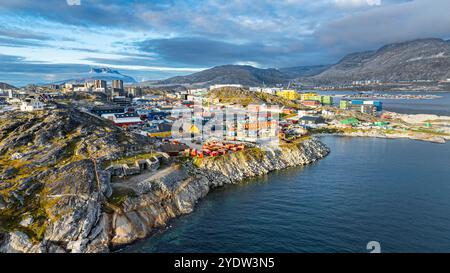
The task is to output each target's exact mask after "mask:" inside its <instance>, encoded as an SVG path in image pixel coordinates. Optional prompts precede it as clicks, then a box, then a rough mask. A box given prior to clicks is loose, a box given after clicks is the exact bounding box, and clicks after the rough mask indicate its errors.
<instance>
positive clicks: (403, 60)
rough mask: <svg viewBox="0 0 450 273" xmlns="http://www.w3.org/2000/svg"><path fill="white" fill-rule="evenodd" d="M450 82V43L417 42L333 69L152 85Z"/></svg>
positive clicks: (235, 68) (230, 72) (211, 72)
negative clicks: (356, 81) (357, 81)
mask: <svg viewBox="0 0 450 273" xmlns="http://www.w3.org/2000/svg"><path fill="white" fill-rule="evenodd" d="M448 78H450V42H449V41H445V40H442V39H420V40H414V41H409V42H403V43H395V44H390V45H386V46H383V47H381V48H380V49H378V50H374V51H366V52H358V53H352V54H349V55H347V56H345V57H344V58H342V59H341V60H340V61H339V62H337V63H336V64H333V65H316V66H297V67H289V68H280V69H274V68H269V69H259V68H255V67H252V66H240V65H224V66H217V67H214V68H211V69H207V70H204V71H201V72H197V73H194V74H191V75H187V76H178V77H173V78H169V79H166V80H162V81H156V82H152V83H151V85H184V86H207V85H211V84H227V83H228V84H231V83H237V84H243V85H249V86H253V85H262V84H267V85H273V84H283V83H287V82H289V81H290V80H294V79H295V80H298V81H300V82H303V81H307V82H314V83H317V84H344V83H349V82H352V81H355V80H380V81H382V82H390V81H414V80H433V81H438V80H445V79H448Z"/></svg>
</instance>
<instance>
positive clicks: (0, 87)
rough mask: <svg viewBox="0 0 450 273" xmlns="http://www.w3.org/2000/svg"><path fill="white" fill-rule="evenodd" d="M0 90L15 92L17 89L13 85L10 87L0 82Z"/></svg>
mask: <svg viewBox="0 0 450 273" xmlns="http://www.w3.org/2000/svg"><path fill="white" fill-rule="evenodd" d="M0 89H5V90H8V89H13V90H16V89H17V87H15V86H13V85H10V84H7V83H4V82H0Z"/></svg>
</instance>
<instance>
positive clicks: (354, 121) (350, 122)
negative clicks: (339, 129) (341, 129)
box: [341, 118, 359, 126]
mask: <svg viewBox="0 0 450 273" xmlns="http://www.w3.org/2000/svg"><path fill="white" fill-rule="evenodd" d="M341 124H344V125H352V126H355V125H358V124H359V120H358V119H356V118H348V119H344V120H341Z"/></svg>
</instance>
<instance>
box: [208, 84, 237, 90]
mask: <svg viewBox="0 0 450 273" xmlns="http://www.w3.org/2000/svg"><path fill="white" fill-rule="evenodd" d="M226 87H232V88H243V87H244V86H243V85H242V84H215V85H211V86H210V87H209V90H214V89H220V88H226Z"/></svg>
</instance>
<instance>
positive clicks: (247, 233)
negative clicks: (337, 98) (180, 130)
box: [122, 137, 450, 252]
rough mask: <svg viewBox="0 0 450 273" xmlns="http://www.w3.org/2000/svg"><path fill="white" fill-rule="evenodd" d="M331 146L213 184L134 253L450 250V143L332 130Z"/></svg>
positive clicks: (133, 248)
mask: <svg viewBox="0 0 450 273" xmlns="http://www.w3.org/2000/svg"><path fill="white" fill-rule="evenodd" d="M322 140H323V141H324V142H325V143H326V144H327V145H328V146H329V147H330V148H331V154H330V155H329V156H328V157H327V158H325V159H323V160H321V161H319V162H317V163H315V164H313V165H309V166H305V167H297V168H291V169H288V170H283V171H279V172H274V173H271V174H269V175H267V176H265V177H262V178H258V179H252V180H249V181H247V182H246V183H243V184H241V185H234V186H227V187H224V188H221V189H217V190H214V191H212V192H211V193H210V194H209V195H208V196H207V197H206V198H205V199H203V200H202V201H201V202H199V204H198V206H197V207H196V209H195V211H194V212H193V213H192V214H190V215H186V216H183V217H181V218H179V219H176V220H174V221H172V222H171V226H170V227H169V228H168V229H167V230H165V231H164V232H160V233H158V234H156V235H155V236H153V237H151V238H149V239H146V240H143V241H141V242H138V243H136V244H133V245H132V246H129V247H127V248H125V249H123V250H122V251H125V252H368V251H367V250H366V245H367V243H368V242H369V241H378V242H380V244H381V250H382V252H450V179H449V178H450V144H432V143H425V142H418V141H411V140H385V139H373V138H345V137H323V138H322Z"/></svg>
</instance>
